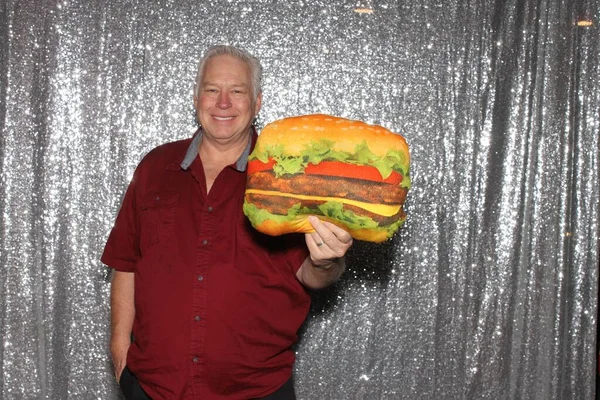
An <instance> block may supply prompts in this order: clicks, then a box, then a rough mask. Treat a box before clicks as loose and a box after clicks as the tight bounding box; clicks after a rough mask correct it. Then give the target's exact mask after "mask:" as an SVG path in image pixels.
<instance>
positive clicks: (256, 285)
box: [102, 133, 310, 400]
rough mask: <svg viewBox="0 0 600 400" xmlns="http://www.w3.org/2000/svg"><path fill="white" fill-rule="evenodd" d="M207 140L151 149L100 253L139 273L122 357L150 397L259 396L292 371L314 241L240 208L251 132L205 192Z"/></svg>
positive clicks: (106, 260) (116, 265) (306, 301)
mask: <svg viewBox="0 0 600 400" xmlns="http://www.w3.org/2000/svg"><path fill="white" fill-rule="evenodd" d="M200 140H201V133H198V134H196V135H195V136H194V140H193V141H192V139H187V140H182V141H178V142H174V143H169V144H166V145H163V146H160V147H158V148H156V149H154V150H153V151H151V152H150V153H149V154H148V155H147V156H146V157H144V159H143V160H142V162H141V163H140V165H139V166H138V168H137V169H136V172H135V174H134V177H133V180H132V182H131V184H130V186H129V188H128V189H127V192H126V194H125V198H124V200H123V204H122V206H121V209H120V211H119V214H118V216H117V219H116V222H115V225H114V227H113V229H112V231H111V233H110V236H109V238H108V241H107V244H106V247H105V250H104V254H103V255H102V262H103V263H105V264H106V265H108V266H109V267H111V268H114V269H116V270H119V271H127V272H133V273H134V274H135V320H134V323H133V336H134V342H133V343H132V345H131V347H130V349H129V353H128V355H127V365H128V367H129V369H130V370H131V371H132V372H133V374H134V375H136V377H137V378H138V380H139V382H140V384H141V385H142V387H143V389H144V390H145V391H146V392H147V393H148V394H149V395H150V396H151V397H152V398H153V399H203V400H211V399H252V398H260V397H264V396H267V395H268V394H270V393H272V392H274V391H275V390H277V389H278V388H279V387H280V386H281V385H282V384H283V383H284V382H285V381H287V380H288V379H289V378H290V377H291V373H292V367H293V363H294V353H293V351H292V349H291V346H292V345H293V344H294V342H295V341H296V339H297V331H298V329H299V327H300V325H301V324H302V323H303V321H304V319H305V318H306V315H307V312H308V308H309V306H310V297H309V294H308V293H307V292H306V290H305V288H304V287H303V286H302V285H301V284H300V282H299V281H298V280H297V279H296V272H297V270H298V269H299V268H300V265H301V264H302V262H303V260H304V259H305V258H306V256H307V255H308V251H307V249H306V246H305V244H304V237H303V236H302V235H284V236H281V237H269V236H265V235H262V234H260V233H258V232H257V231H255V230H254V229H253V228H252V227H251V226H250V225H249V223H248V220H247V219H246V217H245V216H244V214H243V212H242V203H243V196H244V188H245V181H246V172H245V169H246V163H247V155H248V152H249V151H250V150H251V146H254V143H255V141H256V133H253V136H252V140H251V141H249V143H250V144H249V146H248V147H247V148H246V151H245V152H244V154H242V156H241V157H240V159H239V160H238V162H237V163H236V164H232V165H230V166H228V167H226V168H225V169H224V170H223V171H221V173H220V174H219V176H218V177H217V178H216V180H215V182H214V184H213V186H212V188H211V190H210V193H208V194H207V191H206V180H205V175H204V171H203V167H202V162H201V160H200V158H199V157H198V154H197V148H198V144H199V142H200Z"/></svg>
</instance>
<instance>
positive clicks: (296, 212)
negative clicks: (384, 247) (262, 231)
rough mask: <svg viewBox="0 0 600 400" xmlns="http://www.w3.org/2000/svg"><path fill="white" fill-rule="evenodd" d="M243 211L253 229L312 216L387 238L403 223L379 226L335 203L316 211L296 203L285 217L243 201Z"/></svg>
mask: <svg viewBox="0 0 600 400" xmlns="http://www.w3.org/2000/svg"><path fill="white" fill-rule="evenodd" d="M243 211H244V214H246V216H247V217H248V219H249V220H250V222H251V223H252V225H253V226H255V227H256V226H258V225H260V224H262V223H263V222H265V221H267V220H271V221H275V222H278V223H283V222H290V221H293V220H294V219H296V218H297V217H298V216H302V215H307V214H314V215H324V216H327V217H329V218H332V219H336V220H338V221H340V222H343V223H344V224H345V225H346V226H347V227H348V228H350V229H383V230H385V231H386V232H387V235H388V237H391V236H392V235H393V234H394V232H396V231H397V230H398V228H400V226H401V225H402V224H403V223H404V219H400V220H398V221H395V222H393V223H392V224H390V225H385V226H380V225H379V223H377V222H376V221H374V220H373V219H371V218H369V217H366V216H360V215H356V214H355V213H353V212H352V211H350V210H345V209H344V205H343V204H342V203H340V202H337V201H328V202H326V203H323V204H321V205H319V206H318V209H309V208H307V207H302V206H301V205H300V203H296V204H295V205H294V206H293V207H291V208H290V209H288V214H287V215H276V214H272V213H270V212H269V211H267V210H266V209H262V208H258V207H256V206H255V205H254V204H252V203H248V202H247V201H244V206H243Z"/></svg>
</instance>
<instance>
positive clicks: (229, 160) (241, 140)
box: [198, 128, 252, 167]
mask: <svg viewBox="0 0 600 400" xmlns="http://www.w3.org/2000/svg"><path fill="white" fill-rule="evenodd" d="M251 131H252V128H250V129H248V135H243V136H241V137H238V138H236V139H231V140H227V141H218V140H214V139H213V138H209V137H207V136H204V137H202V141H201V142H200V146H199V147H198V155H199V156H200V159H201V160H202V163H203V164H205V165H206V164H210V165H214V166H223V167H224V166H226V165H229V164H233V163H234V162H236V161H237V160H238V158H239V157H240V155H241V154H242V152H243V151H244V149H245V148H246V146H247V145H248V140H251V137H252V136H251V135H250V132H251Z"/></svg>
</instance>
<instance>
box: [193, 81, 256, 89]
mask: <svg viewBox="0 0 600 400" xmlns="http://www.w3.org/2000/svg"><path fill="white" fill-rule="evenodd" d="M204 86H219V85H218V84H216V83H212V82H203V83H202V87H204ZM231 86H232V87H244V88H249V87H250V85H248V84H247V83H236V84H233V85H231Z"/></svg>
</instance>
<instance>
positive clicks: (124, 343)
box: [110, 337, 131, 382]
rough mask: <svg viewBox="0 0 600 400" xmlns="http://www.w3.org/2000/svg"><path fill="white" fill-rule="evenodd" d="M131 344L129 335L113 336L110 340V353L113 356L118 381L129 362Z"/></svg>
mask: <svg viewBox="0 0 600 400" xmlns="http://www.w3.org/2000/svg"><path fill="white" fill-rule="evenodd" d="M130 345H131V340H130V339H129V337H125V338H122V337H118V338H117V337H112V338H111V340H110V355H111V356H112V362H113V368H114V371H115V378H117V382H120V381H121V374H122V373H123V370H124V369H125V365H126V364H127V351H128V350H129V346H130Z"/></svg>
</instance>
